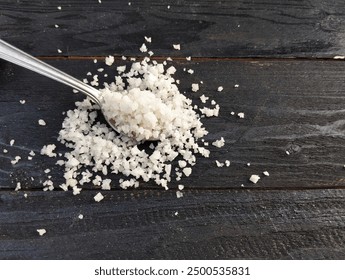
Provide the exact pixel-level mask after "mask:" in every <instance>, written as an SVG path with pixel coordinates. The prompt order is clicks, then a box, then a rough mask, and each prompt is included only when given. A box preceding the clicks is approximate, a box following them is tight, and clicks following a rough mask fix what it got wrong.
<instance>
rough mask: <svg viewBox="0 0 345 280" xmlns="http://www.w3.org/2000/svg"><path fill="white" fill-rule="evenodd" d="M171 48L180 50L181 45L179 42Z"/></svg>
mask: <svg viewBox="0 0 345 280" xmlns="http://www.w3.org/2000/svg"><path fill="white" fill-rule="evenodd" d="M173 48H174V49H175V50H181V45H180V44H176V45H175V44H173Z"/></svg>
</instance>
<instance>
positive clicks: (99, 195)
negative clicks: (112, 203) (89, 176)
mask: <svg viewBox="0 0 345 280" xmlns="http://www.w3.org/2000/svg"><path fill="white" fill-rule="evenodd" d="M103 198H104V196H103V195H102V194H101V193H97V194H96V195H95V196H94V198H93V199H94V200H95V201H96V202H100V201H101V200H103Z"/></svg>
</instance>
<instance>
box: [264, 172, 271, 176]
mask: <svg viewBox="0 0 345 280" xmlns="http://www.w3.org/2000/svg"><path fill="white" fill-rule="evenodd" d="M262 173H263V174H264V175H265V176H270V174H269V173H268V171H264V172H262Z"/></svg>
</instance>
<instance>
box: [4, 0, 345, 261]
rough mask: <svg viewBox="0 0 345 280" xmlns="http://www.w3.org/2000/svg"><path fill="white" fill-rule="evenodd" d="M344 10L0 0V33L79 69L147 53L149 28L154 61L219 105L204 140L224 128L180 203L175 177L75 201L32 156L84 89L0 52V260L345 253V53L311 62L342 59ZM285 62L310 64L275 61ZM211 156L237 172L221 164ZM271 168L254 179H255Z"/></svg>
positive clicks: (330, 4) (269, 4)
mask: <svg viewBox="0 0 345 280" xmlns="http://www.w3.org/2000/svg"><path fill="white" fill-rule="evenodd" d="M168 5H170V9H168V7H167V6H168ZM58 6H61V7H62V9H61V10H58V9H57V7H58ZM344 17H345V4H344V2H342V1H321V0H316V1H306V0H302V1H289V2H287V1H271V0H269V1H264V2H260V1H252V2H243V1H223V2H219V1H177V0H174V1H168V2H166V1H138V2H136V1H133V2H132V3H131V5H130V6H129V5H128V1H119V0H113V1H111V0H107V1H103V2H102V4H99V3H98V1H97V0H84V1H76V0H62V1H52V0H45V1H28V0H22V1H10V0H3V1H1V2H0V38H2V39H5V40H8V41H9V42H10V43H13V44H14V45H16V46H18V47H20V48H22V49H24V50H25V51H27V52H29V53H32V54H34V55H36V56H45V57H55V56H61V57H65V58H66V57H68V59H66V60H54V59H49V60H48V62H49V63H51V64H53V65H54V66H57V67H58V68H60V69H62V70H64V71H67V72H69V73H70V74H72V75H74V76H76V77H78V78H83V77H85V75H86V73H87V72H88V71H89V70H91V71H92V72H96V69H97V68H99V67H104V64H102V63H97V64H94V63H93V62H92V60H91V59H90V56H95V57H102V56H104V55H109V54H115V55H117V56H121V55H142V54H141V53H140V52H139V47H140V44H141V43H142V42H143V41H144V36H151V37H152V40H153V42H152V44H148V46H149V47H150V48H151V49H152V50H153V51H154V53H155V55H157V56H172V57H178V59H177V60H176V61H175V62H174V65H175V66H176V67H177V68H178V73H177V74H176V77H177V78H179V79H180V80H181V86H180V88H181V91H182V92H183V91H186V95H188V96H190V97H191V98H192V99H193V100H194V102H195V103H196V104H200V100H199V96H200V95H201V94H203V93H204V94H205V95H207V96H210V97H211V99H214V100H215V101H217V102H218V103H219V104H220V106H221V111H220V117H219V118H210V119H205V120H204V123H205V126H206V127H207V128H208V129H209V131H210V132H211V133H210V134H209V135H208V136H207V137H206V140H207V141H210V142H212V141H214V140H216V139H219V138H220V137H221V136H223V137H224V138H225V140H226V145H225V146H224V147H223V148H221V149H217V148H215V147H213V146H210V148H211V151H212V153H211V157H210V158H209V159H204V158H198V163H197V165H196V166H195V167H194V168H193V173H192V175H191V176H190V177H189V178H184V180H183V181H182V183H183V184H184V185H185V186H186V191H185V192H184V194H185V196H184V197H183V198H181V199H177V198H176V194H175V189H176V188H175V187H176V183H173V184H171V190H169V191H164V190H162V189H160V188H159V187H156V186H154V185H153V184H152V183H146V184H142V185H141V189H137V190H129V191H123V190H119V189H118V187H117V186H115V190H112V191H109V192H103V194H104V195H105V199H104V200H103V201H102V202H100V203H96V202H94V201H93V196H94V195H95V194H96V192H97V190H95V187H94V186H91V185H87V186H86V187H85V188H86V190H84V191H83V192H82V194H81V195H80V196H73V195H72V194H71V193H70V192H67V193H65V192H62V191H54V192H42V191H41V189H42V182H43V181H44V180H45V179H46V178H47V174H45V173H44V170H45V169H46V168H50V169H52V173H51V174H52V175H53V179H54V181H55V182H56V183H59V182H61V175H62V170H61V169H60V167H58V166H56V165H55V164H54V163H55V159H49V158H47V157H42V156H40V155H37V156H35V157H34V158H33V160H32V161H29V160H27V156H28V153H29V152H30V150H34V151H35V152H36V153H37V154H38V153H39V151H40V149H41V147H42V146H43V145H44V144H47V143H57V142H56V138H57V135H58V131H59V129H60V126H61V122H62V120H63V118H64V116H63V115H62V112H63V111H66V110H69V109H72V108H73V107H74V101H75V100H79V99H81V98H82V96H81V95H76V94H73V93H71V90H70V89H69V88H67V87H65V86H63V85H60V84H58V83H56V82H53V81H50V80H49V79H47V78H43V77H40V76H38V75H37V74H34V73H31V72H29V71H27V70H24V69H21V68H19V67H16V66H13V65H11V64H9V63H6V62H4V61H0V259H224V258H226V259H344V258H345V249H344V243H345V237H344V223H345V216H344V207H343V205H344V202H345V201H344V200H345V191H344V186H345V183H344V182H345V181H344V175H345V170H344V167H343V166H344V164H345V160H344V158H345V149H344V142H345V130H344V129H345V121H344V120H345V111H344V104H345V100H344V99H345V97H344V92H345V84H344V82H343V80H344V79H343V77H344V74H345V73H344V72H345V70H344V63H343V61H334V60H318V59H311V60H309V59H310V58H332V57H333V56H335V55H344V54H345V49H344V32H343V31H344V30H343V29H344V27H343V26H344ZM55 24H58V25H59V28H56V27H55ZM176 43H180V44H181V48H182V49H181V51H176V50H173V48H172V44H176ZM57 49H61V50H62V53H61V54H59V53H58V52H57ZM187 55H191V56H192V57H199V58H198V59H195V60H193V61H192V62H187V61H186V60H185V59H184V57H185V56H187ZM217 57H218V58H219V59H214V58H217ZM243 57H249V58H253V57H261V58H262V57H265V58H268V59H237V58H243ZM286 57H303V58H307V60H296V59H274V58H286ZM229 58H232V59H229ZM47 59H48V58H47ZM120 64H123V62H122V61H119V60H117V61H116V65H120ZM184 67H186V68H187V69H189V68H191V69H193V70H194V71H195V73H194V74H193V75H189V74H186V73H185V72H183V71H182V69H183V68H184ZM114 68H115V66H114V67H113V68H111V69H110V70H109V71H110V72H111V71H113V70H114ZM110 76H111V75H110ZM200 80H202V81H203V82H204V84H203V85H201V90H200V92H198V93H191V90H190V88H191V83H195V82H198V81H200ZM235 84H239V88H234V85H235ZM218 86H223V87H224V91H223V92H222V93H219V92H217V91H216V89H217V87H218ZM23 99H24V100H26V103H25V104H24V105H22V104H20V103H19V100H23ZM232 111H234V112H235V113H236V114H237V113H239V112H244V113H245V118H244V119H239V118H238V117H236V115H235V116H232V115H231V114H230V113H231V112H232ZM38 119H44V120H45V121H46V122H47V126H45V127H42V126H39V125H38V123H37V121H38ZM11 139H15V140H16V142H15V144H14V146H13V147H11V146H9V142H10V140H11ZM3 149H7V150H8V151H9V152H8V153H7V154H4V153H2V150H3ZM59 150H60V151H61V152H63V151H65V150H66V148H63V147H61V146H59ZM286 151H288V152H289V153H290V155H289V156H288V155H287V154H286ZM17 155H20V156H21V157H22V160H21V161H19V163H18V164H17V165H15V166H13V165H11V163H10V161H11V160H12V159H13V158H14V157H15V156H17ZM216 159H217V160H220V161H224V160H226V159H229V160H230V161H231V166H230V167H229V168H217V167H216V165H215V160H216ZM247 163H251V165H250V166H247ZM265 170H267V171H269V173H270V176H269V177H264V176H262V177H263V178H262V179H261V180H260V181H259V183H258V184H257V185H254V184H252V183H250V182H249V181H248V178H249V177H250V175H251V174H261V173H262V172H263V171H265ZM31 177H33V179H34V180H33V181H32V180H31ZM112 178H113V179H115V180H117V179H119V178H120V176H119V177H116V176H115V177H112ZM17 182H20V183H21V185H22V190H21V191H19V192H14V191H13V189H14V188H15V185H16V183H17ZM241 184H244V186H245V187H244V188H243V187H241ZM24 193H27V194H28V197H27V198H24V196H23V194H24ZM176 212H178V214H177V215H175V213H176ZM80 213H81V214H83V215H84V217H85V218H84V219H83V220H79V219H78V215H79V214H80ZM38 228H45V229H46V230H47V234H46V235H44V236H43V237H39V236H38V233H37V232H36V229H38Z"/></svg>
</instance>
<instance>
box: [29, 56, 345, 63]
mask: <svg viewBox="0 0 345 280" xmlns="http://www.w3.org/2000/svg"><path fill="white" fill-rule="evenodd" d="M36 57H37V58H38V59H41V60H72V61H75V60H94V59H97V60H104V59H105V58H106V57H107V56H36ZM126 57H127V58H129V57H131V58H136V59H141V58H144V57H145V56H128V55H127V56H126ZM167 57H168V56H151V57H150V59H154V60H158V61H164V60H166V59H167ZM114 58H115V59H117V60H122V56H116V55H114ZM170 58H171V59H172V60H176V61H186V57H180V56H178V57H174V56H170ZM291 60H293V61H338V62H341V61H343V62H345V59H334V58H332V57H193V56H192V61H197V62H207V61H291Z"/></svg>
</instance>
